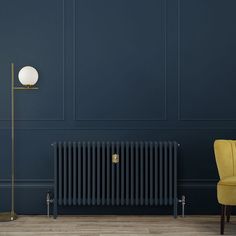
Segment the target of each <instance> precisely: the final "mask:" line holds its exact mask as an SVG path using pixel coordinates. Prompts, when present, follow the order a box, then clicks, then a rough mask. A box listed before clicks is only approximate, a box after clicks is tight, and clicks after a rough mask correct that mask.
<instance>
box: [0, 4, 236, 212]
mask: <svg viewBox="0 0 236 236" xmlns="http://www.w3.org/2000/svg"><path fill="white" fill-rule="evenodd" d="M235 8H236V2H235V0H227V1H225V0H34V1H32V0H1V1H0V179H1V181H0V196H1V197H0V198H1V201H0V210H9V208H10V181H9V180H10V176H11V174H10V150H11V146H10V145H11V141H10V131H11V130H10V82H11V81H10V63H11V62H14V63H15V64H16V70H17V71H18V70H19V69H20V68H21V67H22V66H24V65H32V66H35V67H36V68H37V69H38V71H39V74H40V80H39V83H38V86H39V90H38V91H17V94H16V119H17V121H16V185H17V186H16V210H17V212H18V213H21V214H39V213H40V214H44V213H45V210H46V205H45V195H46V192H47V190H48V189H52V177H53V169H52V167H53V158H52V155H51V147H50V144H51V143H52V142H54V141H59V140H79V139H80V140H177V141H178V142H179V143H180V144H181V148H180V156H179V168H178V169H179V196H181V195H182V194H184V195H186V198H187V206H186V207H187V209H186V211H187V213H191V214H193V213H198V214H210V213H217V212H218V210H219V209H218V205H217V200H216V190H215V186H216V182H217V179H218V174H217V170H216V165H215V159H214V154H213V148H212V145H213V141H214V140H215V139H218V138H229V139H235V138H236V135H235V129H236V109H235V107H234V101H235V98H236V95H235V88H236V79H235V78H236V69H235V55H236V44H235V42H236V28H235V24H236V15H235ZM77 212H79V213H98V214H99V213H101V212H102V213H103V212H107V213H132V212H133V213H135V212H139V213H157V214H158V213H160V211H159V209H129V210H127V209H122V208H119V209H106V210H104V211H101V209H97V208H89V209H88V208H83V209H79V210H77Z"/></svg>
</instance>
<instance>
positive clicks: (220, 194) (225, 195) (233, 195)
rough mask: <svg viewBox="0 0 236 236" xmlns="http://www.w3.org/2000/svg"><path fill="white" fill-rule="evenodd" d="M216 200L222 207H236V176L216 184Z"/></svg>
mask: <svg viewBox="0 0 236 236" xmlns="http://www.w3.org/2000/svg"><path fill="white" fill-rule="evenodd" d="M217 198H218V201H219V203H221V204H223V205H236V176H232V177H227V178H223V179H221V180H220V181H219V182H218V184H217Z"/></svg>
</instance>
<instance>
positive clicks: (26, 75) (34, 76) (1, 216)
mask: <svg viewBox="0 0 236 236" xmlns="http://www.w3.org/2000/svg"><path fill="white" fill-rule="evenodd" d="M14 70H15V69H14V64H13V63H11V211H10V212H3V213H0V221H12V220H15V219H16V218H17V215H16V213H15V99H14V98H15V90H32V89H38V88H37V87H34V85H35V84H36V83H37V81H38V77H39V75H38V72H37V70H36V69H35V68H34V67H32V66H25V67H23V68H22V69H21V70H20V71H19V74H18V78H19V81H20V83H21V84H22V85H23V86H22V87H16V86H15V81H14V80H15V71H14Z"/></svg>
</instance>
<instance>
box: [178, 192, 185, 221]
mask: <svg viewBox="0 0 236 236" xmlns="http://www.w3.org/2000/svg"><path fill="white" fill-rule="evenodd" d="M178 202H179V203H181V205H182V217H184V216H185V204H186V198H185V196H184V195H182V197H181V199H179V200H178Z"/></svg>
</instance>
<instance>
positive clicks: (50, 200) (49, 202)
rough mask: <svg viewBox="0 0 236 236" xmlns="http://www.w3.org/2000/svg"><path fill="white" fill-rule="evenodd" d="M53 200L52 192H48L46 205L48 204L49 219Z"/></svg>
mask: <svg viewBox="0 0 236 236" xmlns="http://www.w3.org/2000/svg"><path fill="white" fill-rule="evenodd" d="M53 201H54V200H53V199H52V198H51V194H50V192H47V196H46V204H47V217H48V218H49V217H50V204H51V203H53Z"/></svg>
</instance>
